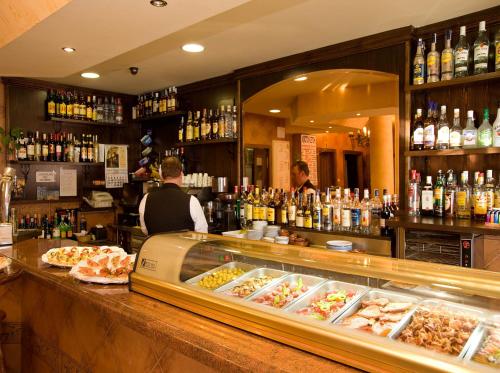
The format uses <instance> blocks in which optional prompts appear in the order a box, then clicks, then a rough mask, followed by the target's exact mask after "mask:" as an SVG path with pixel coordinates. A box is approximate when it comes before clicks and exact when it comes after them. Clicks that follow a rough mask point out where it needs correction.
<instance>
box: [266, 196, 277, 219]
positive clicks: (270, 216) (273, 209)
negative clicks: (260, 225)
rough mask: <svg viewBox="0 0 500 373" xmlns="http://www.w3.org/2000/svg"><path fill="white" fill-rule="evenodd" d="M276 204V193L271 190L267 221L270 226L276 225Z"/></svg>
mask: <svg viewBox="0 0 500 373" xmlns="http://www.w3.org/2000/svg"><path fill="white" fill-rule="evenodd" d="M276 216H277V215H276V203H275V202H274V191H273V190H272V189H271V193H270V195H269V202H268V203H267V211H266V220H267V224H269V225H276Z"/></svg>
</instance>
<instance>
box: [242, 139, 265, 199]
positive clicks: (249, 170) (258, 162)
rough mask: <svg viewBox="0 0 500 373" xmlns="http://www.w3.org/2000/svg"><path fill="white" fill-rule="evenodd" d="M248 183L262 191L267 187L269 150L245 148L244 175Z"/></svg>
mask: <svg viewBox="0 0 500 373" xmlns="http://www.w3.org/2000/svg"><path fill="white" fill-rule="evenodd" d="M244 176H247V177H248V183H249V184H250V185H255V186H257V187H259V188H261V189H262V187H269V186H270V185H269V148H266V147H252V148H245V174H244Z"/></svg>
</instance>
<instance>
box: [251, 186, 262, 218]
mask: <svg viewBox="0 0 500 373" xmlns="http://www.w3.org/2000/svg"><path fill="white" fill-rule="evenodd" d="M260 211H261V205H260V190H259V187H256V188H255V195H254V199H253V214H252V220H253V221H259V220H261V213H260Z"/></svg>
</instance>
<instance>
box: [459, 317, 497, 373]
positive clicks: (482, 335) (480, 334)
mask: <svg viewBox="0 0 500 373" xmlns="http://www.w3.org/2000/svg"><path fill="white" fill-rule="evenodd" d="M498 328H500V315H493V316H492V317H491V318H489V319H487V320H485V321H484V322H482V323H481V324H480V325H479V326H478V327H477V328H476V330H474V332H473V333H472V335H471V336H470V340H471V343H470V345H469V348H468V350H467V352H466V353H465V357H464V359H465V360H472V358H473V357H474V355H476V353H477V352H478V351H479V350H480V349H481V347H482V346H483V342H484V340H485V339H486V337H487V336H488V334H489V332H490V331H491V330H494V329H498ZM478 364H481V363H479V362H478Z"/></svg>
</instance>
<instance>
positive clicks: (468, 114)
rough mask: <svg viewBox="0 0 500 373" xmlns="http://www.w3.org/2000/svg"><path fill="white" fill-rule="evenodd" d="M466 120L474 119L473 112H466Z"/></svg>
mask: <svg viewBox="0 0 500 373" xmlns="http://www.w3.org/2000/svg"><path fill="white" fill-rule="evenodd" d="M467 118H474V111H473V110H467Z"/></svg>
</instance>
